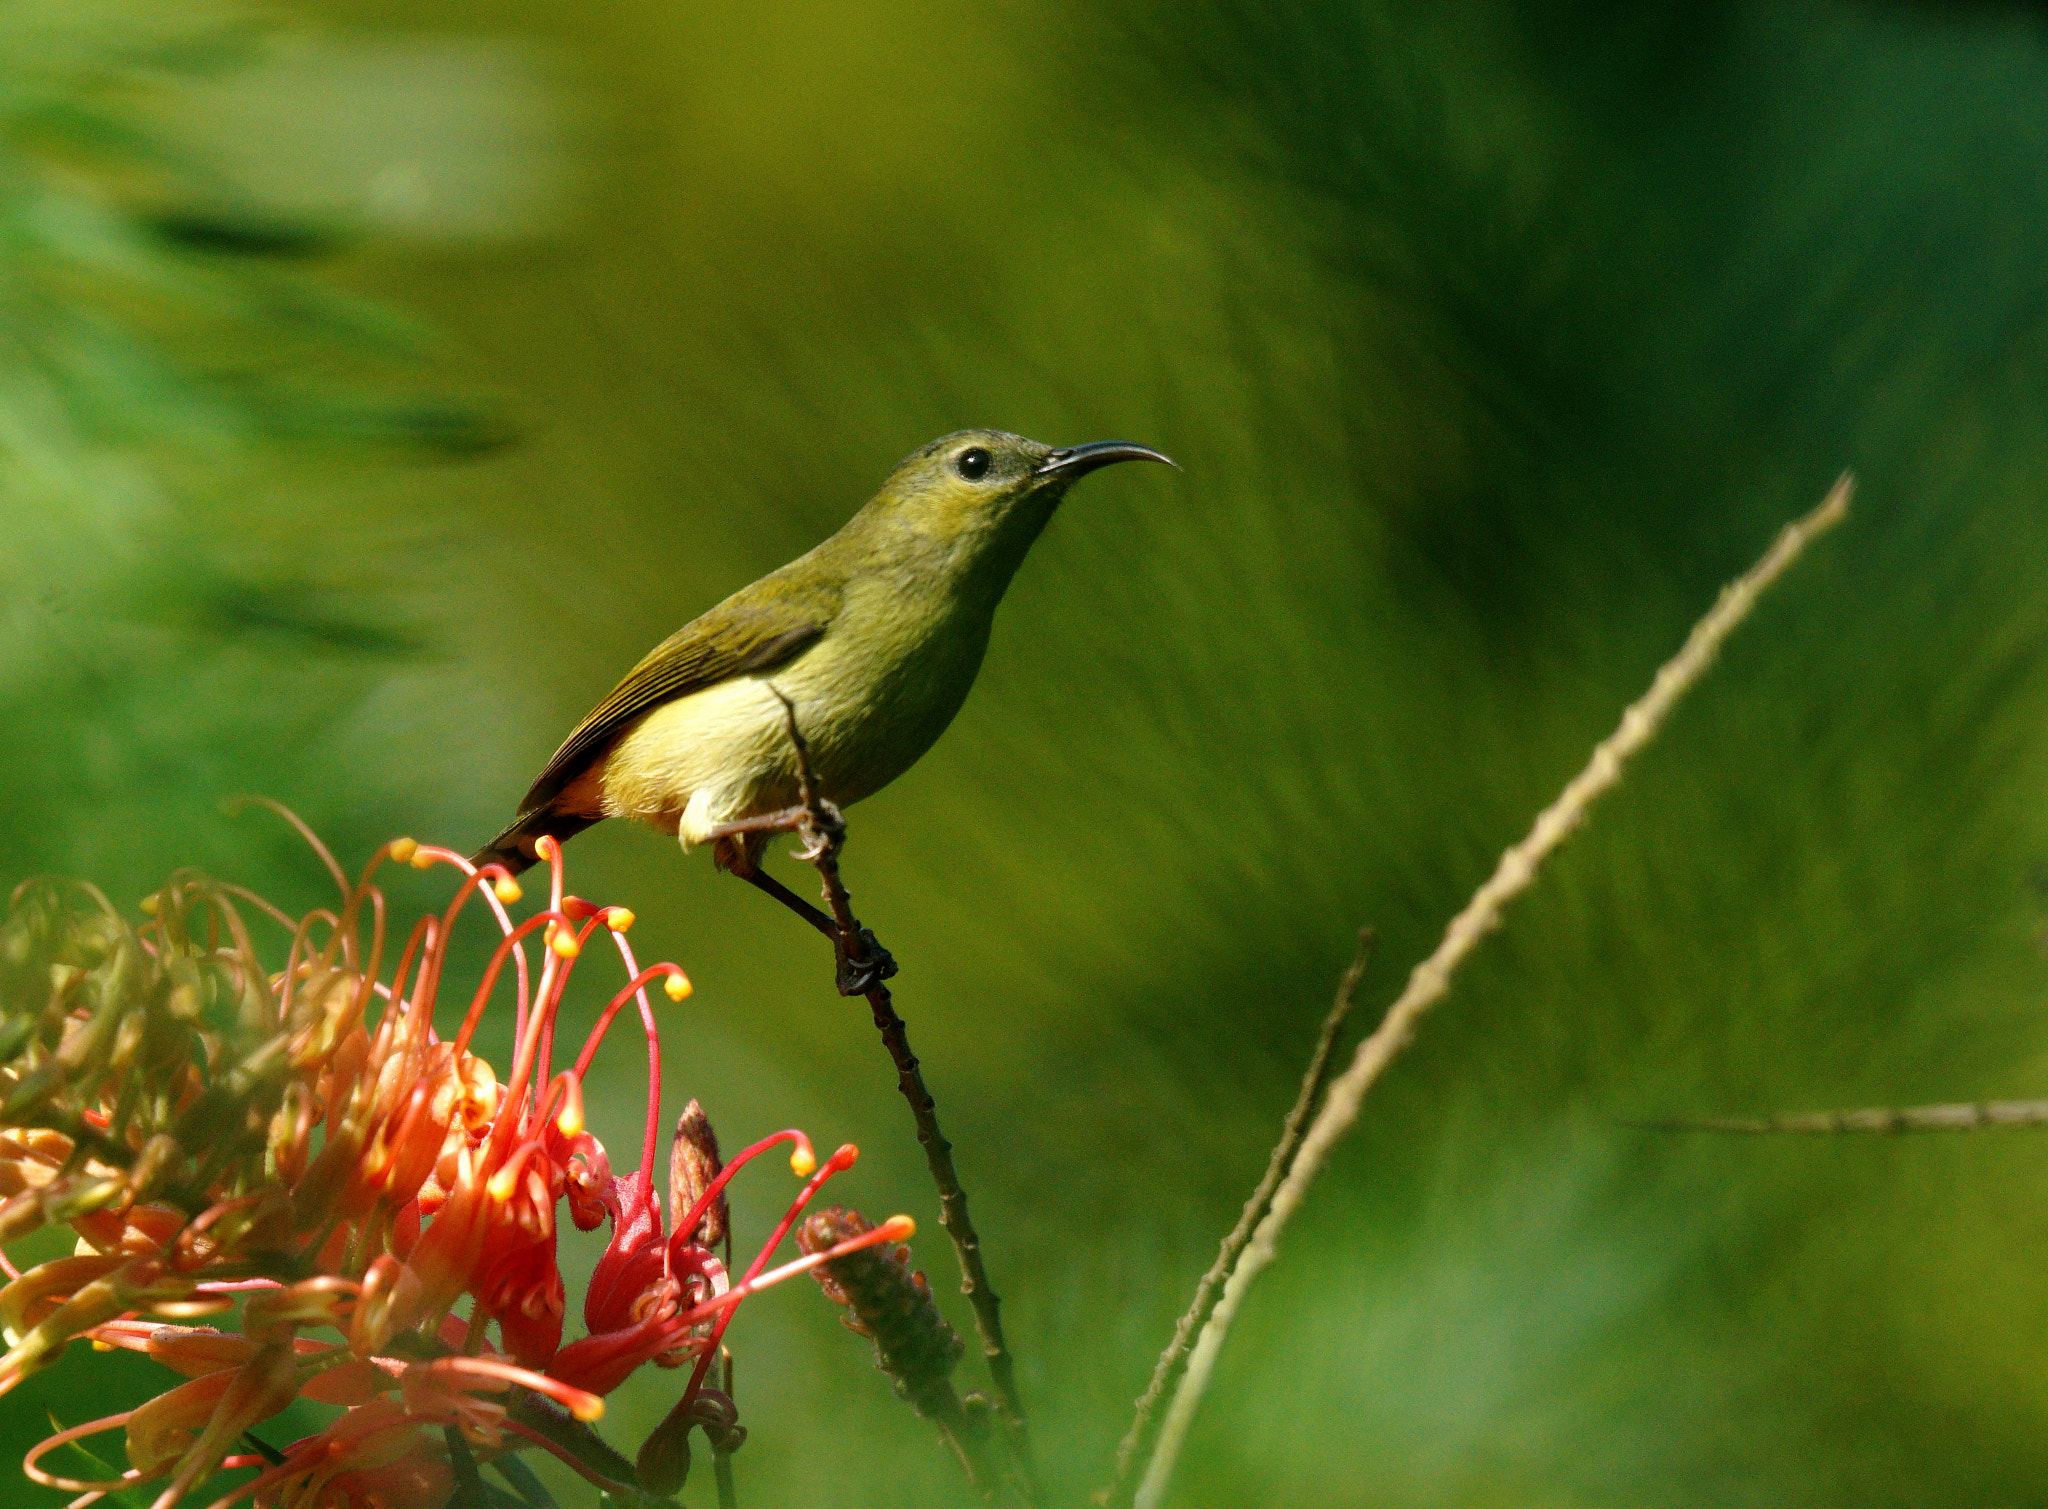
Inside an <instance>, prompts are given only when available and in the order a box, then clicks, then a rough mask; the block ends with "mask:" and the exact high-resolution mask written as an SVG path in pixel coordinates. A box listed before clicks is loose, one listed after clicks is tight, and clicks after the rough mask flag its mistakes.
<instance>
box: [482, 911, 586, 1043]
mask: <svg viewBox="0 0 2048 1509" xmlns="http://www.w3.org/2000/svg"><path fill="white" fill-rule="evenodd" d="M567 920H568V919H567V918H566V917H564V916H563V915H562V914H561V913H560V912H535V913H534V914H533V915H532V916H531V917H529V918H527V919H526V920H525V921H524V922H522V923H520V924H519V925H518V926H517V927H514V928H512V929H511V930H510V931H508V932H507V933H506V934H505V936H504V937H503V938H502V939H500V940H499V942H498V946H497V947H496V948H495V949H493V950H492V951H491V961H490V963H488V964H486V965H485V966H484V974H483V980H482V981H481V982H480V983H479V984H478V985H477V988H476V994H475V995H474V996H472V997H471V998H470V1002H469V1011H468V1013H467V1014H465V1015H464V1017H463V1018H462V1030H461V1031H459V1032H457V1033H456V1034H455V1052H456V1053H457V1055H458V1056H459V1055H461V1054H463V1053H466V1052H468V1051H469V1040H470V1038H471V1036H472V1035H473V1034H474V1033H475V1032H476V1029H477V1024H478V1023H479V1022H481V1021H482V1020H483V1015H484V1008H485V1007H486V1006H488V1005H489V1004H490V1000H491V992H492V991H493V990H495V989H496V988H497V984H498V976H499V975H500V974H501V973H503V972H504V968H505V960H506V958H507V957H508V956H509V955H510V954H511V953H512V952H513V951H514V950H515V949H517V948H518V947H519V942H520V940H521V939H522V938H524V937H526V936H527V935H528V934H529V933H531V932H533V931H534V930H535V929H536V928H539V927H541V926H544V925H545V924H547V923H550V922H552V923H556V924H562V923H566V922H567ZM519 962H520V965H521V966H522V971H523V967H524V965H525V963H526V955H525V953H524V952H521V953H520V954H519ZM525 992H526V987H525V984H524V982H523V981H522V983H521V985H520V994H521V995H522V996H524V994H525ZM520 1008H521V1009H520V1014H519V1018H518V1020H516V1021H515V1022H514V1023H513V1031H512V1041H513V1043H514V1044H515V1047H514V1052H517V1051H518V1050H517V1047H516V1045H517V1044H518V1042H519V1041H520V1039H522V1038H523V1037H525V1035H526V1030H525V1028H526V1022H525V1017H526V1012H525V1002H524V1001H523V1000H522V1001H521V1003H520Z"/></svg>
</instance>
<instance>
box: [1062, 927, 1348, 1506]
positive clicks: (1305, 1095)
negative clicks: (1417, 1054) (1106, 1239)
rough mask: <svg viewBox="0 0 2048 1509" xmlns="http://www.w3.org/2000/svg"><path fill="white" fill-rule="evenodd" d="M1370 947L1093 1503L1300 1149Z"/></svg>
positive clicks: (1129, 1457)
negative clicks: (1254, 1185)
mask: <svg viewBox="0 0 2048 1509" xmlns="http://www.w3.org/2000/svg"><path fill="white" fill-rule="evenodd" d="M1373 942H1374V933H1373V930H1372V929H1371V928H1369V927H1362V928H1360V929H1359V930H1358V952H1357V953H1356V954H1355V955H1353V956H1352V960H1351V964H1350V967H1349V968H1347V969H1346V970H1345V971H1344V977H1343V978H1342V979H1341V980H1339V981H1338V982H1337V998H1336V1000H1335V1002H1333V1003H1332V1005H1331V1007H1330V1014H1329V1015H1328V1016H1326V1017H1324V1018H1323V1030H1322V1032H1321V1033H1320V1034H1319V1035H1318V1036H1317V1038H1316V1047H1315V1052H1314V1053H1312V1054H1310V1055H1309V1061H1308V1069H1307V1071H1306V1072H1305V1073H1304V1074H1303V1075H1302V1076H1301V1093H1300V1094H1298V1095H1296V1096H1295V1098H1294V1105H1293V1108H1292V1109H1290V1110H1289V1111H1288V1113H1287V1117H1286V1119H1285V1120H1284V1121H1282V1122H1281V1123H1280V1140H1279V1141H1278V1142H1276V1143H1275V1144H1274V1145H1273V1152H1272V1155H1271V1156H1270V1157H1268V1158H1267V1160H1266V1171H1265V1173H1263V1174H1261V1175H1260V1176H1259V1182H1258V1185H1257V1186H1256V1187H1255V1188H1254V1189H1253V1190H1252V1193H1251V1198H1250V1199H1248V1200H1246V1201H1245V1202H1244V1209H1243V1211H1241V1212H1240V1213H1239V1214H1238V1218H1237V1225H1235V1226H1233V1227H1232V1228H1231V1229H1230V1234H1229V1235H1228V1236H1226V1237H1225V1238H1224V1239H1223V1242H1222V1244H1221V1246H1220V1248H1219V1249H1218V1251H1217V1253H1216V1261H1215V1262H1213V1263H1211V1264H1210V1265H1209V1271H1208V1272H1207V1273H1205V1274H1203V1275H1202V1281H1201V1282H1200V1283H1199V1284H1197V1285H1195V1297H1194V1299H1193V1300H1192V1301H1191V1302H1190V1303H1189V1305H1188V1308H1187V1313H1186V1314H1184V1315H1182V1316H1181V1318H1180V1319H1179V1320H1178V1321H1177V1322H1175V1323H1174V1327H1173V1340H1171V1341H1169V1342H1168V1343H1167V1344H1166V1350H1165V1351H1163V1352H1161V1353H1160V1354H1159V1361H1158V1363H1157V1364H1156V1365H1155V1366H1154V1367H1153V1369H1152V1378H1151V1381H1150V1382H1148V1383H1147V1384H1146V1385H1145V1392H1144V1393H1142V1394H1140V1395H1139V1396H1138V1402H1137V1410H1136V1414H1135V1417H1134V1418H1133V1419H1132V1421H1131V1428H1130V1429H1129V1430H1128V1431H1126V1432H1125V1433H1124V1438H1123V1440H1122V1442H1121V1443H1119V1444H1118V1446H1117V1449H1116V1471H1115V1473H1114V1475H1113V1476H1112V1477H1111V1478H1110V1481H1109V1486H1108V1487H1107V1488H1104V1489H1101V1490H1100V1491H1099V1492H1097V1493H1096V1495H1095V1501H1096V1502H1097V1503H1098V1504H1110V1503H1116V1502H1118V1501H1120V1500H1121V1499H1122V1497H1123V1495H1124V1487H1125V1479H1127V1478H1128V1477H1129V1476H1130V1472H1131V1464H1132V1463H1133V1462H1135V1461H1136V1460H1137V1457H1138V1453H1139V1452H1140V1451H1141V1450H1143V1449H1144V1445H1145V1438H1146V1436H1147V1435H1148V1434H1149V1433H1150V1431H1151V1428H1152V1412H1153V1410H1155V1409H1157V1408H1158V1407H1159V1401H1160V1400H1161V1399H1163V1398H1165V1397H1166V1390H1167V1388H1168V1386H1169V1385H1170V1384H1172V1382H1173V1380H1174V1379H1175V1378H1176V1377H1177V1376H1178V1375H1179V1373H1180V1365H1181V1362H1182V1360H1183V1359H1184V1358H1185V1357H1186V1356H1187V1355H1188V1346H1189V1344H1190V1343H1191V1342H1192V1341H1193V1340H1194V1335H1195V1328H1196V1327H1197V1326H1199V1325H1201V1323H1202V1322H1203V1321H1205V1320H1207V1319H1208V1318H1209V1307H1210V1298H1211V1296H1212V1295H1213V1294H1214V1293H1215V1292H1216V1286H1217V1285H1218V1284H1220V1283H1222V1282H1223V1280H1224V1279H1226V1278H1228V1277H1229V1276H1230V1269H1231V1266H1232V1265H1233V1264H1235V1263H1236V1262H1237V1255H1238V1254H1239V1253H1240V1252H1242V1251H1244V1244H1245V1243H1246V1242H1249V1241H1250V1240H1251V1237H1252V1231H1253V1229H1254V1228H1255V1227H1257V1225H1258V1224H1259V1220H1260V1218H1261V1217H1262V1216H1264V1215H1265V1213H1266V1207H1267V1206H1268V1205H1270V1204H1271V1203H1272V1200H1273V1191H1274V1190H1276V1189H1278V1188H1279V1187H1280V1180H1281V1178H1282V1176H1284V1175H1285V1174H1286V1172H1287V1165H1288V1164H1289V1163H1291V1162H1292V1161H1293V1160H1294V1150H1295V1149H1296V1148H1297V1147H1299V1146H1301V1133H1302V1128H1303V1127H1305V1126H1307V1125H1308V1118H1309V1113H1310V1112H1311V1111H1313V1110H1314V1109H1315V1105H1316V1102H1317V1101H1318V1100H1319V1099H1321V1098H1322V1093H1323V1086H1324V1085H1325V1084H1327V1083H1328V1082H1329V1079H1330V1062H1331V1056H1332V1054H1334V1053H1335V1051H1336V1048H1337V1034H1338V1033H1340V1032H1341V1031H1343V1030H1344V1022H1345V1019H1346V1018H1347V1017H1349V1016H1350V1015H1351V1003H1352V1001H1353V999H1354V998H1355V997H1356V996H1357V994H1358V982H1359V981H1360V980H1362V979H1364V978H1365V967H1366V965H1367V964H1369V963H1371V962H1372V949H1373Z"/></svg>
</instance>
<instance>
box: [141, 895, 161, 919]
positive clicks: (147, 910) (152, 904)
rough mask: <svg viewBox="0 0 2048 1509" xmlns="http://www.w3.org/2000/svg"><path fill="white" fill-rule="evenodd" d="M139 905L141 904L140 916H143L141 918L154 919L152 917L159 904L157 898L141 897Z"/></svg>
mask: <svg viewBox="0 0 2048 1509" xmlns="http://www.w3.org/2000/svg"><path fill="white" fill-rule="evenodd" d="M140 904H141V907H142V915H143V916H145V917H154V916H155V915H156V909H157V907H158V905H159V904H160V902H159V899H158V898H157V897H155V896H145V897H143V898H142V901H141V903H140Z"/></svg>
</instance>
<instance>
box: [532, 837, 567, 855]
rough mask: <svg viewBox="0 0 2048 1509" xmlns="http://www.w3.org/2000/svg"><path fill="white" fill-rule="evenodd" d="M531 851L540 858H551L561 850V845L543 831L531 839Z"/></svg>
mask: <svg viewBox="0 0 2048 1509" xmlns="http://www.w3.org/2000/svg"><path fill="white" fill-rule="evenodd" d="M533 852H534V853H536V854H538V855H539V856H540V857H541V858H542V859H553V858H554V857H555V856H556V855H557V854H559V853H561V852H562V846H561V845H560V844H558V843H556V842H555V840H554V836H553V835H552V834H547V833H543V834H542V835H541V836H540V837H539V838H536V839H535V840H534V841H533Z"/></svg>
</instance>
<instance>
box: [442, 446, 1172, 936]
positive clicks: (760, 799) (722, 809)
mask: <svg viewBox="0 0 2048 1509" xmlns="http://www.w3.org/2000/svg"><path fill="white" fill-rule="evenodd" d="M1118 461H1163V462H1166V464H1167V465H1169V466H1171V465H1172V464H1173V463H1172V462H1171V461H1168V460H1167V458H1166V457H1165V456H1162V455H1160V454H1159V452H1157V451H1154V450H1150V449H1148V448H1147V447H1145V446H1142V445H1133V444H1131V443H1130V442H1128V441H1122V440H1105V441H1098V442H1096V443H1095V444H1092V445H1081V446H1074V447H1071V448H1068V449H1064V450H1055V449H1053V448H1052V447H1051V446H1047V445H1041V444H1039V443H1038V442H1037V441H1035V440H1026V439H1025V438H1023V437H1022V436H1021V435H1007V434H1004V433H1003V432H1002V431H1000V430H961V431H959V432H958V433H957V434H952V435H947V436H945V437H944V438H942V439H939V440H934V441H933V442H932V443H931V444H930V445H927V446H925V447H924V448H923V449H922V450H918V451H914V452H912V453H911V455H910V456H908V457H907V458H905V460H904V461H903V462H902V464H901V465H899V466H898V467H897V468H896V470H895V471H894V472H892V473H891V474H890V476H889V480H888V481H887V482H885V483H884V484H883V485H882V490H881V491H880V492H879V493H877V494H875V496H874V499H873V500H872V501H871V502H869V503H868V505H867V506H866V507H865V508H863V509H861V510H860V512H859V513H857V514H855V515H854V516H853V517H852V518H851V519H849V520H848V521H847V522H846V524H845V526H844V527H843V528H841V529H840V531H839V532H838V533H837V534H835V535H833V536H832V538H830V539H829V540H826V541H825V542H824V543H823V544H822V545H819V546H818V547H817V548H816V549H815V550H812V551H811V552H810V553H809V554H808V555H803V556H799V557H798V558H797V559H796V560H793V561H791V562H790V563H789V564H788V565H787V566H784V567H782V568H781V569H780V570H777V571H771V572H770V573H769V574H768V575H766V576H764V577H762V578H761V579H760V580H759V581H757V582H755V583H754V584H753V585H752V586H750V587H743V588H741V589H740V590H739V591H738V592H735V593H734V594H733V595H732V596H731V597H728V598H727V599H726V600H725V601H724V602H722V603H720V604H719V605H718V606H717V607H715V608H713V609H711V610H710V611H709V612H708V613H705V614H704V615H703V616H701V617H699V618H696V619H693V620H691V621H690V622H689V623H687V624H685V625H684V626H683V627H682V628H681V629H679V630H677V631H676V632H675V633H674V634H672V635H670V636H669V638H667V639H666V640H664V641H663V642H662V643H661V644H659V645H657V646H655V648H654V649H653V650H652V651H651V652H649V654H648V655H647V657H646V658H645V659H643V660H642V661H641V662H640V663H639V664H638V665H636V666H634V667H633V669H632V670H630V671H628V672H627V673H626V678H625V680H623V681H621V682H620V683H619V684H618V685H617V686H616V687H614V688H612V692H611V695H610V696H608V697H606V698H605V699H604V701H602V702H600V703H599V704H598V705H597V706H596V707H595V708H594V709H593V710H592V711H591V713H590V715H589V716H588V717H586V718H585V719H584V720H583V721H582V722H581V723H579V724H577V725H576V727H575V728H574V729H573V730H572V731H571V732H570V734H569V737H568V738H567V739H565V740H563V741H562V747H561V748H560V749H558V750H556V751H555V756H554V758H553V759H551V760H549V761H548V764H547V768H546V769H545V770H543V771H542V772H541V773H540V776H539V778H538V779H536V780H535V781H534V783H533V787H532V789H531V790H530V791H528V792H527V793H526V800H525V801H523V802H521V803H520V806H519V816H518V817H517V818H516V819H515V820H514V821H513V823H512V825H511V826H510V827H508V828H507V829H506V830H505V831H504V832H503V833H500V834H499V835H498V836H497V837H496V838H495V839H493V840H491V843H490V846H489V847H488V848H486V849H484V850H483V851H482V852H480V853H479V854H478V855H477V856H476V863H478V864H484V863H490V862H495V863H498V864H501V865H503V866H505V868H506V869H508V870H511V871H513V872H515V873H516V872H518V871H520V870H524V869H525V868H526V867H527V866H529V865H531V864H532V863H533V862H534V858H535V849H534V845H535V843H536V841H537V840H539V839H540V838H541V837H542V836H543V835H547V836H552V837H554V838H556V839H558V840H560V839H566V838H568V837H570V836H571V835H572V834H576V833H580V832H582V831H583V830H584V829H585V828H587V827H589V826H590V825H591V824H593V823H595V822H598V821H600V820H601V819H604V818H607V817H629V818H634V819H636V820H638V821H640V822H643V823H646V824H648V825H649V826H651V827H654V828H657V829H659V830H661V831H662V832H664V833H673V834H676V835H677V836H678V837H680V838H681V840H682V843H683V847H684V848H685V849H688V848H692V847H694V846H696V845H699V844H707V843H708V844H711V845H713V846H714V850H713V852H714V854H715V856H716V858H717V861H718V863H719V864H720V866H721V867H722V868H725V869H730V870H732V871H734V872H735V873H737V874H739V875H742V876H744V877H746V878H747V879H749V880H752V881H754V882H755V884H757V885H760V886H761V887H762V888H763V889H765V890H769V891H770V892H771V893H775V894H777V895H778V896H780V897H782V898H783V899H791V898H788V897H787V893H786V892H784V891H783V890H782V888H781V887H780V886H779V885H776V884H775V883H773V882H772V881H769V880H768V879H767V877H765V876H763V875H762V874H761V873H760V868H759V859H760V854H761V850H762V848H763V847H764V846H765V845H766V844H767V843H768V841H769V839H770V837H771V836H772V835H771V834H769V833H767V832H762V831H754V830H747V829H744V828H740V829H736V828H735V827H734V825H735V824H744V823H745V822H746V821H747V820H748V819H758V818H762V817H766V816H768V815H769V814H772V813H776V812H780V811H783V810H785V809H787V808H790V807H793V806H794V805H795V804H796V803H797V802H798V801H799V799H800V792H799V780H798V767H797V758H796V753H795V749H794V747H793V746H792V744H791V741H790V736H789V726H790V719H791V717H792V716H794V719H795V721H796V725H797V728H798V730H799V731H800V732H801V734H802V736H803V739H804V743H805V744H806V745H807V746H808V749H809V757H810V765H811V770H812V774H813V776H814V777H815V779H816V782H817V786H818V789H819V793H820V794H821V795H822V796H824V797H825V798H826V799H827V800H828V801H831V802H833V803H835V804H837V805H838V806H841V807H844V806H847V805H850V804H851V803H854V802H857V801H859V800H860V799H861V798H862V797H866V796H872V795H873V794H874V793H875V792H877V791H880V790H881V789H882V788H883V787H884V786H886V785H888V784H889V782H891V781H893V780H895V779H896V777H897V776H899V775H901V774H903V772H904V771H906V770H908V769H909V768H910V767H911V766H912V765H913V764H915V763H916V762H917V760H918V757H919V756H921V755H922V754H923V753H924V752H925V751H926V750H927V749H930V748H931V746H932V744H933V742H934V741H936V740H937V738H938V737H939V735H940V734H942V733H944V732H945V730H946V725H947V724H949V723H951V722H952V721H953V715H954V714H955V713H957V712H958V711H959V710H960V705H961V703H962V702H964V701H965V700H966V698H967V692H968V689H969V688H970V687H972V686H973V685H974V677H975V673H976V672H977V671H978V670H979V669H980V668H981V658H982V652H983V651H984V650H985V649H987V647H988V636H989V629H990V627H991V625H992V624H993V622H994V619H995V611H996V604H997V603H999V602H1001V601H1002V597H1003V593H1004V591H1005V590H1006V589H1007V588H1008V587H1009V585H1010V579H1011V577H1013V576H1014V575H1015V574H1016V572H1017V568H1018V566H1019V565H1021V564H1022V563H1023V560H1024V555H1025V552H1027V551H1028V550H1029V549H1030V548H1031V544H1032V542H1033V541H1034V540H1036V539H1037V538H1038V536H1039V534H1040V532H1041V531H1043V530H1044V528H1045V526H1046V524H1047V522H1048V521H1049V520H1050V519H1051V518H1052V515H1053V510H1054V509H1056V508H1057V507H1058V506H1059V503H1060V499H1061V498H1062V497H1064V496H1065V494H1066V491H1067V489H1068V488H1069V487H1071V486H1072V485H1073V483H1074V481H1075V480H1076V479H1077V478H1079V477H1083V476H1085V475H1087V474H1088V473H1089V472H1092V471H1094V470H1096V469H1097V468H1099V467H1104V466H1108V465H1110V464H1112V463H1114V462H1118ZM784 698H787V699H788V701H787V704H785V702H784V700H783V699H784ZM804 910H806V911H807V912H808V911H811V910H813V909H810V908H804Z"/></svg>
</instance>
